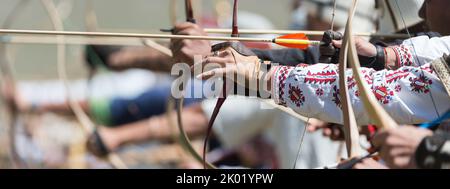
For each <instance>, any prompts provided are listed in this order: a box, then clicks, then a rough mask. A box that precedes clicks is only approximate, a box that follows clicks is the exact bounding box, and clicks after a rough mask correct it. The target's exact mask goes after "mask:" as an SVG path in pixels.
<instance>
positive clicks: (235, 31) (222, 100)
mask: <svg viewBox="0 0 450 189" xmlns="http://www.w3.org/2000/svg"><path fill="white" fill-rule="evenodd" d="M237 11H238V0H234V5H233V26H232V27H233V28H232V32H231V37H239V28H238V23H237ZM227 93H228V87H227V82H226V79H225V78H224V80H223V88H222V96H221V97H219V98H218V99H217V102H216V106H215V107H214V110H213V113H212V115H211V118H210V119H209V123H208V130H207V132H206V138H205V142H204V144H203V166H204V168H205V169H206V168H207V166H206V165H207V163H206V150H207V149H206V148H207V145H208V139H209V137H210V135H211V132H212V127H213V125H214V121H215V120H216V118H217V115H218V114H219V111H220V108H221V107H222V105H223V103H225V100H226V99H227V95H228V94H227Z"/></svg>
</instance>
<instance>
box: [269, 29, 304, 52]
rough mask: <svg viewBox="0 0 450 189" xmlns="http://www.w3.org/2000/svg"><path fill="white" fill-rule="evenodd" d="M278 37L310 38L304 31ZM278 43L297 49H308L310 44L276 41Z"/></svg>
mask: <svg viewBox="0 0 450 189" xmlns="http://www.w3.org/2000/svg"><path fill="white" fill-rule="evenodd" d="M277 39H299V40H309V39H308V37H307V36H306V34H304V33H294V34H287V35H283V36H280V37H277ZM276 44H278V45H281V46H284V47H289V48H297V49H307V48H308V47H309V45H307V44H292V43H281V42H280V43H276Z"/></svg>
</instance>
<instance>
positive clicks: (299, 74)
mask: <svg viewBox="0 0 450 189" xmlns="http://www.w3.org/2000/svg"><path fill="white" fill-rule="evenodd" d="M279 69H280V70H281V71H277V72H276V74H275V76H274V82H273V84H274V86H273V88H272V92H273V95H272V96H273V97H274V100H275V102H277V103H279V104H282V105H286V106H287V107H289V108H291V109H293V110H294V111H296V112H297V113H299V114H301V115H303V116H306V117H308V116H309V117H314V118H318V119H321V120H323V121H327V122H332V123H342V122H343V118H342V111H341V108H340V97H339V95H338V94H339V77H338V75H337V73H338V71H337V65H334V64H332V65H328V64H316V65H312V66H306V67H288V68H287V67H281V68H279ZM283 69H285V71H284V72H286V74H282V73H281V72H283V71H282V70H283ZM363 72H364V78H365V79H366V81H368V83H369V87H370V88H371V89H372V90H373V92H374V94H375V95H376V96H377V99H378V101H379V102H380V104H381V105H382V106H383V108H384V109H386V110H387V111H388V113H389V114H390V115H391V116H392V117H393V118H394V119H395V120H396V121H397V122H398V123H400V124H418V123H423V122H429V121H432V120H434V119H437V118H438V115H437V113H436V111H435V108H436V110H437V111H438V112H439V114H440V115H442V114H443V113H445V112H446V111H447V110H448V109H449V108H450V100H449V96H448V94H447V93H446V91H445V89H444V86H443V85H442V83H441V82H440V80H439V78H438V77H437V76H436V75H435V74H434V72H433V73H431V68H430V65H429V64H426V65H424V66H423V68H419V67H402V68H401V69H398V70H395V71H393V70H389V71H388V70H382V71H378V72H375V71H374V70H372V69H368V68H363ZM328 73H332V74H328ZM422 73H423V75H422ZM351 75H352V71H351V70H347V76H348V77H347V80H348V81H349V93H350V100H351V103H352V105H353V109H354V111H355V114H356V118H357V122H358V124H359V125H366V124H369V123H372V122H371V121H369V116H368V114H367V113H366V111H365V109H364V105H363V102H362V101H361V99H360V98H359V96H358V95H359V91H358V87H357V86H356V85H355V80H354V79H353V78H352V77H351ZM299 81H300V82H299ZM305 81H306V82H305ZM318 91H320V95H319V93H318ZM431 95H432V96H433V100H434V102H435V103H433V101H432V98H431ZM435 105H436V106H435Z"/></svg>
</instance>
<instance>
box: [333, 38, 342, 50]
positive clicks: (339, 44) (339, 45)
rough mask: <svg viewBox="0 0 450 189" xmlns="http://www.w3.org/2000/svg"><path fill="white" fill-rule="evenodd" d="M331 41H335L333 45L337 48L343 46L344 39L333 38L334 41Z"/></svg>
mask: <svg viewBox="0 0 450 189" xmlns="http://www.w3.org/2000/svg"><path fill="white" fill-rule="evenodd" d="M331 43H333V46H335V47H337V48H341V47H342V40H333V41H331Z"/></svg>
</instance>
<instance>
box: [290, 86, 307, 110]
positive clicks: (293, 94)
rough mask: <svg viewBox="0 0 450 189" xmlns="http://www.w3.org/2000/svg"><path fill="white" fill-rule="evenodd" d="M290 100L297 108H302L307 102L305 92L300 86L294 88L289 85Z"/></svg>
mask: <svg viewBox="0 0 450 189" xmlns="http://www.w3.org/2000/svg"><path fill="white" fill-rule="evenodd" d="M289 99H290V100H291V101H292V102H293V103H294V104H295V105H296V106H297V107H300V106H302V105H303V103H304V102H305V96H304V95H303V91H302V90H300V88H299V87H298V86H292V85H291V84H289Z"/></svg>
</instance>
